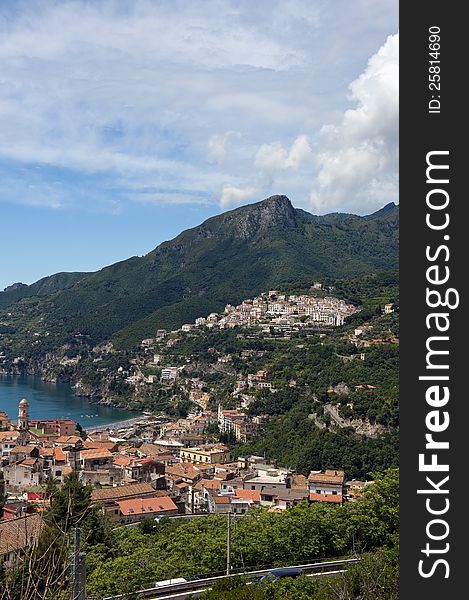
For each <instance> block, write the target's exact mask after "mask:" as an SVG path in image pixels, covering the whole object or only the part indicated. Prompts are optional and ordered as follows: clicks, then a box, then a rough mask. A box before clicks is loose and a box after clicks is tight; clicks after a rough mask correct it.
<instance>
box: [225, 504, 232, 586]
mask: <svg viewBox="0 0 469 600" xmlns="http://www.w3.org/2000/svg"><path fill="white" fill-rule="evenodd" d="M226 519H227V525H228V528H227V532H226V575H227V577H229V576H230V575H231V507H230V510H229V511H228V513H227V514H226Z"/></svg>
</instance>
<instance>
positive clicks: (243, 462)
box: [0, 400, 366, 565]
mask: <svg viewBox="0 0 469 600" xmlns="http://www.w3.org/2000/svg"><path fill="white" fill-rule="evenodd" d="M240 420H241V421H242V419H241V418H240V415H239V414H237V411H224V410H222V409H221V408H220V409H219V411H218V414H217V415H214V414H209V415H205V416H203V415H198V416H195V417H194V421H191V420H189V421H187V420H185V421H186V422H184V420H180V421H182V422H177V423H175V424H169V425H167V426H166V427H163V430H162V435H161V437H159V438H155V439H153V440H151V441H142V439H139V440H136V439H134V440H128V439H125V438H123V437H121V435H120V433H119V432H115V431H113V430H104V431H96V432H89V434H87V435H83V436H80V435H78V432H77V431H75V424H74V423H73V422H71V421H67V420H57V421H47V420H45V421H30V420H29V418H28V403H27V401H26V400H22V401H21V402H20V406H19V416H18V421H17V423H13V422H11V421H10V420H9V419H8V417H7V416H6V415H5V414H4V413H3V414H2V413H0V428H1V430H0V470H1V474H2V479H1V480H0V486H3V489H0V493H2V494H3V495H4V496H5V497H6V503H5V505H4V507H3V514H2V517H1V519H0V561H2V560H3V562H4V563H5V564H6V565H11V564H15V562H16V561H17V560H18V557H19V554H20V553H21V550H22V549H23V548H24V547H25V546H27V545H28V543H30V542H31V540H32V539H36V538H37V536H38V535H39V532H40V530H41V527H42V525H41V518H40V514H41V512H42V511H43V510H44V508H46V507H47V506H48V504H49V497H48V493H47V483H48V481H50V480H51V479H53V480H55V481H56V482H57V483H59V484H60V483H61V482H63V480H64V477H65V476H66V475H67V474H68V473H71V472H72V471H76V472H77V473H78V475H79V478H80V480H81V481H82V483H83V484H89V485H91V486H92V488H93V491H92V502H93V504H97V505H99V506H100V507H101V508H102V510H103V511H104V512H105V513H106V514H107V515H108V516H109V518H110V519H111V521H113V522H115V523H116V524H122V525H129V524H132V523H135V522H138V521H142V520H144V519H159V518H161V517H173V516H177V515H183V514H187V513H189V514H200V515H204V514H212V513H233V514H238V515H242V514H245V513H246V512H247V511H249V510H250V509H251V508H252V507H255V506H264V507H267V508H268V509H269V510H271V511H281V510H285V509H286V508H288V507H290V506H292V505H294V504H296V503H298V502H305V501H306V502H327V503H333V504H342V503H343V502H345V501H348V500H354V499H356V497H357V496H359V495H361V494H362V491H363V487H364V486H365V485H366V484H365V483H364V482H356V481H353V482H345V477H344V472H343V471H340V470H327V471H324V472H312V473H310V475H309V477H305V476H303V475H300V474H297V473H294V472H292V471H291V470H289V469H283V468H279V467H278V466H276V465H275V464H268V463H266V461H265V459H264V458H263V457H259V456H250V457H246V458H238V459H237V460H233V459H232V457H231V454H230V450H229V448H228V447H227V446H226V445H223V444H220V443H218V444H207V443H198V444H195V442H200V441H201V438H200V435H201V433H202V431H203V428H205V427H206V426H207V424H209V423H210V422H216V423H219V425H221V426H222V427H224V428H226V429H227V430H229V429H230V428H235V427H237V426H238V425H237V423H238V422H239V421H240ZM174 425H176V428H175V427H174ZM194 426H195V427H196V429H194V430H193V433H190V434H188V429H187V428H191V427H194ZM189 431H190V429H189ZM187 435H193V436H194V437H193V439H192V442H194V443H193V444H187V443H185V442H187V439H185V438H184V436H187ZM20 530H21V531H20Z"/></svg>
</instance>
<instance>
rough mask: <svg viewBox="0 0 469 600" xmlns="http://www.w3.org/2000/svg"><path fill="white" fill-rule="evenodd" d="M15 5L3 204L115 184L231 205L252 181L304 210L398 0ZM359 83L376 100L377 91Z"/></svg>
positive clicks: (67, 199) (2, 49) (1, 30)
mask: <svg viewBox="0 0 469 600" xmlns="http://www.w3.org/2000/svg"><path fill="white" fill-rule="evenodd" d="M14 4H15V9H14V10H13V9H12V10H10V11H9V10H5V11H4V12H2V18H1V19H0V80H1V82H2V85H1V86H0V169H2V170H3V171H5V170H6V171H7V172H8V170H9V169H10V166H11V165H13V166H14V169H11V170H10V171H9V173H10V176H9V178H7V179H6V180H5V182H4V184H3V185H2V186H1V188H0V202H2V201H9V202H10V201H11V202H14V201H16V202H19V203H21V202H28V203H31V202H33V201H34V202H36V203H38V204H45V205H51V204H52V205H54V206H60V207H68V206H70V205H71V204H75V205H77V204H80V205H81V204H83V205H87V209H94V207H95V206H96V205H97V204H99V202H101V200H100V198H108V197H109V195H110V194H109V191H111V192H113V193H116V191H117V193H118V195H119V198H120V201H121V202H125V198H126V197H127V199H128V200H130V201H131V202H133V201H134V200H135V197H136V196H138V195H139V194H142V195H143V196H142V197H147V200H148V197H149V195H150V194H153V198H154V201H155V202H158V201H160V200H158V199H159V198H161V197H162V196H160V194H163V195H164V197H167V196H166V195H165V194H166V190H168V189H170V190H172V194H174V198H176V194H180V198H181V199H182V198H187V199H190V198H193V199H194V202H199V201H200V200H198V199H199V198H200V197H204V198H205V199H206V201H211V202H213V203H217V200H216V199H218V198H222V200H223V204H222V207H223V206H226V205H229V204H230V203H232V204H233V203H234V204H239V203H240V202H244V201H247V200H250V199H251V198H250V195H252V194H253V191H252V190H256V193H257V194H258V196H257V197H256V198H253V199H255V200H257V199H261V198H262V197H266V196H268V195H270V194H271V193H278V192H282V193H286V194H288V195H289V196H290V197H291V198H292V200H294V201H295V202H296V204H303V205H307V204H308V199H309V192H310V191H311V187H312V178H314V175H315V173H314V168H313V166H312V162H311V161H312V155H313V152H315V151H316V145H317V132H318V131H319V129H320V128H321V126H322V125H323V124H324V123H325V122H332V116H333V115H336V114H338V113H343V112H344V110H345V108H346V104H345V102H346V94H345V90H346V85H347V83H348V82H349V81H351V80H352V79H353V78H354V77H356V74H357V73H359V72H360V71H361V70H362V69H363V64H364V62H365V60H366V58H367V57H368V56H370V55H371V53H372V52H373V51H374V49H375V48H377V47H378V46H379V43H378V42H377V40H382V39H383V38H384V35H385V34H387V32H388V31H390V30H391V31H392V30H393V29H394V27H395V22H396V20H397V9H396V7H395V6H394V5H393V3H390V2H389V0H373V1H371V0H337V1H336V2H334V3H330V2H327V1H326V0H316V2H314V3H311V2H310V1H309V0H289V2H287V3H285V2H284V1H283V0H272V1H271V2H267V1H262V2H258V3H252V2H251V1H248V0H240V1H238V0H206V1H205V2H203V3H194V2H190V1H189V0H178V1H177V2H176V3H174V2H171V1H170V0H162V1H161V2H154V1H152V0H137V1H136V2H130V3H127V2H121V1H120V0H106V2H87V1H85V0H69V1H67V2H56V0H31V1H26V0H24V1H22V0H19V2H18V3H14ZM368 15H370V16H368ZM357 81H359V80H357ZM351 92H352V95H353V96H354V99H355V100H356V101H357V102H362V103H363V106H368V105H369V102H367V101H366V98H365V96H366V93H368V92H369V93H374V92H375V90H373V89H372V86H371V83H370V82H366V81H365V82H363V83H357V84H356V88H352V90H351ZM357 99H359V100H357ZM381 104H383V103H381ZM363 120H366V115H364V116H362V117H361V120H360V118H359V115H356V118H355V125H354V127H359V128H361V130H362V131H363V129H364V127H363V124H362V123H361V121H363ZM375 120H376V119H374V121H375ZM348 129H349V130H350V131H352V129H353V127H352V125H350V127H348ZM331 135H332V137H334V135H335V134H334V132H332V133H331ZM325 137H328V136H325ZM339 137H340V136H339ZM273 140H277V142H276V143H272V141H273ZM326 142H327V140H326ZM327 143H332V142H330V141H329V142H327ZM327 143H324V144H323V145H322V146H321V153H322V154H325V155H326V154H327V150H328V149H327ZM337 143H338V142H337ZM336 145H337V144H336ZM332 146H334V144H332ZM37 165H39V166H41V167H42V174H41V182H42V184H41V185H42V188H41V189H42V190H44V192H41V193H39V192H38V193H37V196H36V199H34V193H33V192H28V193H25V194H22V193H20V190H23V189H24V187H25V186H26V185H27V184H28V183H34V184H36V185H37V186H38V182H37V181H33V180H34V177H33V175H32V172H33V171H32V170H33V169H34V168H35V166H37ZM21 167H24V169H25V171H24V172H22V173H21V175H18V173H19V170H20V168H21ZM320 168H321V170H324V171H325V173H324V175H323V178H324V177H325V178H326V179H327V177H328V175H327V172H328V168H327V160H325V162H324V165H320ZM15 173H16V175H15ZM86 178H89V179H90V180H91V179H92V180H93V183H94V184H95V185H96V186H97V189H96V193H95V194H91V195H90V196H89V197H90V199H89V200H87V199H86V196H85V195H84V194H80V193H79V190H80V188H81V187H82V185H81V183H77V182H81V181H82V180H84V179H86ZM100 178H101V180H100ZM13 179H15V181H13ZM56 179H59V180H60V181H61V183H62V186H61V188H60V190H59V192H55V191H54V193H51V194H48V192H47V190H48V186H51V183H52V181H54V180H56ZM227 182H230V184H229V185H228V184H227ZM90 186H91V181H90ZM224 186H225V187H224ZM230 186H231V187H230ZM37 189H39V188H38V187H36V190H37ZM54 189H55V188H53V190H54ZM235 190H237V192H236V191H235ZM247 190H248V191H249V193H247ZM243 193H244V194H247V195H244V196H243ZM145 195H147V196H145ZM106 202H107V200H106ZM226 203H228V204H226Z"/></svg>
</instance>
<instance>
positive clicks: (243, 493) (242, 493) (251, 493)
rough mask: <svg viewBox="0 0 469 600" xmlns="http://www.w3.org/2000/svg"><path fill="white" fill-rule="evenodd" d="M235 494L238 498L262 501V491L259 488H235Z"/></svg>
mask: <svg viewBox="0 0 469 600" xmlns="http://www.w3.org/2000/svg"><path fill="white" fill-rule="evenodd" d="M235 494H236V497H237V498H241V499H242V500H252V501H253V502H260V501H261V493H260V491H259V490H241V489H237V490H235Z"/></svg>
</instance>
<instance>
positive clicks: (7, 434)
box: [0, 431, 19, 442]
mask: <svg viewBox="0 0 469 600" xmlns="http://www.w3.org/2000/svg"><path fill="white" fill-rule="evenodd" d="M18 435H19V434H18V432H17V431H0V442H1V441H2V439H4V440H10V439H11V440H16V438H17V437H18Z"/></svg>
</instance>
